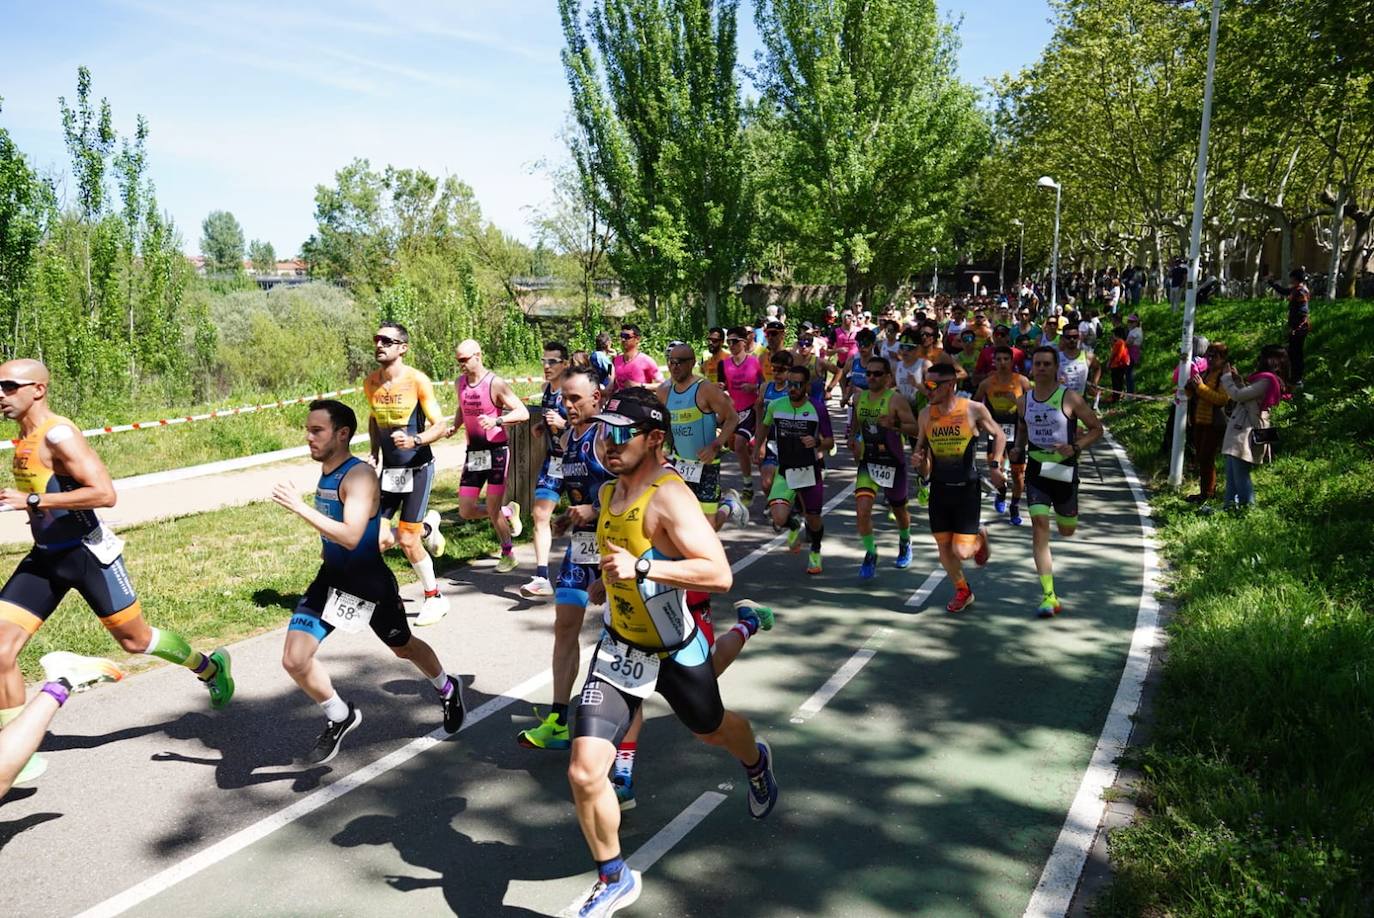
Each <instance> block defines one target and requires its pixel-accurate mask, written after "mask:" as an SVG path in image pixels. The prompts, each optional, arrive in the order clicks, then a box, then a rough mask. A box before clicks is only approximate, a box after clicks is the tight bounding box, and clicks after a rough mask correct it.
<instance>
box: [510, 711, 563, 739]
mask: <svg viewBox="0 0 1374 918" xmlns="http://www.w3.org/2000/svg"><path fill="white" fill-rule="evenodd" d="M534 715H535V716H536V717H538V716H539V709H538V708H535V709H534ZM515 741H516V742H517V743H519V744H520V745H521V746H524V747H525V748H526V749H568V748H570V747H571V746H572V738H571V737H570V736H569V734H568V725H567V723H562V724H560V723H559V722H558V715H557V714H553V713H550V714H549V716H548V717H545V718H544V719H543V720H542V721H540V723H539V726H537V727H530V728H529V729H528V730H521V731H520V735H519V736H517V737H516V738H515Z"/></svg>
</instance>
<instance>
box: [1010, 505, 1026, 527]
mask: <svg viewBox="0 0 1374 918" xmlns="http://www.w3.org/2000/svg"><path fill="white" fill-rule="evenodd" d="M1022 522H1024V521H1023V520H1022V519H1021V508H1020V507H1018V506H1017V505H1016V504H1015V503H1013V504H1012V505H1011V524H1012V525H1013V526H1020V525H1021V523H1022Z"/></svg>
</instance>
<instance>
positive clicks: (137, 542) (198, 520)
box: [0, 469, 499, 679]
mask: <svg viewBox="0 0 1374 918" xmlns="http://www.w3.org/2000/svg"><path fill="white" fill-rule="evenodd" d="M458 476H459V472H458V470H456V469H455V470H451V471H448V472H442V473H440V475H439V477H438V481H437V484H436V487H435V488H434V491H433V493H432V495H431V497H430V506H431V507H432V508H434V509H436V510H438V511H439V512H440V513H441V514H443V515H444V517H445V520H446V522H445V523H444V526H443V532H444V535H445V537H447V539H448V547H447V550H446V551H445V554H444V557H443V558H442V559H438V561H437V563H436V567H438V568H439V569H440V570H452V569H453V568H454V567H456V566H459V565H461V564H463V563H465V562H467V561H470V560H472V559H474V558H483V557H486V556H488V555H490V554H492V553H494V552H496V551H498V550H499V545H498V543H497V541H496V537H495V534H494V533H493V531H492V528H491V526H490V525H489V524H488V523H487V522H486V520H478V521H473V522H456V523H454V522H450V521H454V520H457V519H458V496H457V491H458ZM120 536H121V537H122V538H123V539H124V540H125V542H126V548H125V563H126V564H127V565H128V568H129V574H130V576H131V577H132V579H133V582H134V587H135V589H136V590H137V591H138V595H139V599H140V600H141V601H142V603H143V607H144V612H145V614H146V615H147V618H148V621H149V622H150V623H151V624H154V625H157V626H158V627H160V628H166V629H169V630H172V631H177V632H179V633H181V634H182V635H183V636H184V637H186V638H187V639H188V640H190V641H191V643H192V644H193V645H195V646H196V647H197V648H199V649H207V648H212V647H216V646H219V645H222V644H226V643H229V642H231V641H236V640H239V639H241V638H245V637H248V636H250V635H252V634H256V633H258V632H261V631H268V630H271V629H273V628H280V627H282V626H283V625H285V624H286V619H287V616H288V615H289V614H290V612H291V610H292V609H294V608H295V607H296V600H297V599H298V598H299V597H300V595H301V593H303V592H304V591H305V588H306V586H307V585H309V583H310V580H311V578H312V577H314V575H315V571H316V570H317V569H318V568H319V564H320V540H319V537H318V536H317V535H316V534H315V532H314V530H313V529H311V528H310V527H309V526H307V525H305V524H304V523H303V522H301V521H300V520H298V519H296V518H295V517H294V516H292V515H290V514H288V513H287V512H285V511H284V510H283V509H282V508H281V507H278V506H277V505H276V504H273V503H270V502H268V503H257V504H249V505H247V506H244V507H233V508H229V509H225V510H215V511H212V512H210V513H199V514H196V515H194V516H186V517H181V518H179V519H173V520H164V521H159V522H155V523H147V524H144V525H142V526H133V527H130V528H129V529H124V530H121V531H120ZM25 551H26V549H22V548H20V549H9V550H0V572H4V575H6V576H7V575H8V572H10V571H12V570H14V568H15V566H17V565H18V563H19V560H20V559H21V558H22V557H23V556H24V553H25ZM386 559H387V563H388V564H389V565H390V566H391V568H392V570H394V571H396V574H397V578H398V579H399V580H400V582H401V584H402V585H405V584H407V583H410V582H411V581H413V580H414V579H415V575H414V574H413V573H412V572H411V569H410V565H409V563H407V562H406V560H405V557H404V556H403V555H402V554H401V552H400V551H399V550H393V551H389V552H387V554H386ZM52 650H71V651H75V652H76V653H85V654H99V655H100V656H106V657H111V658H112V659H122V658H124V657H125V655H123V654H122V653H121V651H120V650H119V648H118V646H117V645H115V644H114V642H113V641H111V640H110V637H109V635H108V634H107V633H106V631H105V628H104V627H103V626H102V625H101V624H100V621H99V619H97V618H96V617H95V615H94V614H92V613H91V611H90V609H88V608H87V607H86V605H85V603H84V602H82V600H81V598H80V597H79V596H77V595H76V594H75V593H71V594H69V595H68V596H67V598H66V599H65V600H64V601H63V603H62V605H61V606H60V607H59V608H58V609H57V611H56V612H54V613H53V615H52V618H50V619H49V620H48V622H47V624H46V625H44V626H43V627H42V628H41V629H39V631H38V633H37V634H36V635H35V636H34V638H33V640H31V641H29V644H28V646H27V647H25V648H24V651H23V652H22V653H21V654H20V656H19V662H20V666H21V668H22V669H23V672H24V678H25V679H35V678H38V677H39V676H40V675H41V671H40V670H39V667H38V659H39V657H41V656H42V655H43V654H45V653H47V652H49V651H52ZM133 660H134V665H135V666H143V665H151V664H152V661H150V660H149V659H148V658H146V657H142V656H139V657H135V658H133Z"/></svg>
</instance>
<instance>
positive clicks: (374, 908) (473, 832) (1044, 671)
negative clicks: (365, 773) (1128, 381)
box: [93, 449, 1142, 915]
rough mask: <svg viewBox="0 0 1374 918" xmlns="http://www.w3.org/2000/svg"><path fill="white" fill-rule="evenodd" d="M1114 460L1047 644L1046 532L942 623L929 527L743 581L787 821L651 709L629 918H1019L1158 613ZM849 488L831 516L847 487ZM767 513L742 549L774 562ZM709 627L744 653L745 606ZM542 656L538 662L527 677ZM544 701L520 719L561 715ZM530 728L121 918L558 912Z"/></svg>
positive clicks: (1089, 485)
mask: <svg viewBox="0 0 1374 918" xmlns="http://www.w3.org/2000/svg"><path fill="white" fill-rule="evenodd" d="M1098 453H1099V454H1101V455H1099V457H1098V458H1099V462H1100V467H1095V466H1094V465H1093V464H1092V463H1089V464H1088V466H1087V468H1086V469H1085V475H1084V478H1085V480H1084V483H1083V487H1082V491H1081V497H1082V505H1083V517H1082V520H1083V525H1082V527H1081V528H1080V531H1079V535H1078V536H1076V537H1075V538H1074V539H1071V540H1058V539H1056V541H1055V545H1054V547H1055V549H1056V554H1057V559H1056V560H1057V568H1058V571H1057V574H1056V584H1057V586H1058V589H1059V592H1060V594H1061V596H1063V597H1064V599H1065V603H1066V612H1065V615H1064V616H1062V617H1060V618H1059V619H1056V620H1054V621H1049V622H1042V621H1038V620H1036V619H1035V618H1034V617H1033V609H1034V605H1035V602H1036V601H1037V600H1038V595H1039V587H1038V582H1037V580H1036V577H1035V571H1034V566H1033V563H1032V561H1031V557H1030V530H1029V526H1026V527H1022V528H1020V529H1016V528H1013V527H1011V526H1009V525H1007V524H1006V523H1005V522H1004V521H1003V522H998V523H995V524H994V525H993V538H994V541H993V558H992V563H991V564H990V565H989V567H988V568H986V569H984V570H974V569H972V566H971V565H970V583H971V585H972V586H973V589H974V591H975V593H976V594H977V600H976V602H975V603H974V605H973V606H972V607H970V608H969V609H968V610H967V611H966V612H964V613H961V614H959V615H950V614H948V613H946V612H945V611H944V604H945V602H947V601H948V599H949V597H950V595H951V593H952V587H951V586H950V584H949V583H948V582H947V581H946V580H941V581H940V582H939V583H938V584H937V585H935V588H934V589H933V591H932V592H931V593H930V595H929V598H928V600H927V601H926V602H925V603H924V604H922V605H919V606H908V605H907V602H908V600H909V599H910V598H911V597H912V594H913V593H915V592H916V591H917V590H918V588H919V587H921V586H922V585H923V584H924V583H926V582H927V577H928V575H929V574H931V573H932V572H933V571H936V570H938V562H937V560H936V556H935V550H934V544H933V542H932V541H931V539H930V537H929V535H928V532H927V527H926V524H925V519H924V512H923V511H922V510H920V509H919V508H915V507H913V541H914V544H915V548H916V552H915V559H914V561H913V564H912V566H911V568H910V569H908V570H907V571H897V570H895V569H893V568H892V567H891V558H892V555H893V553H894V551H895V540H896V534H895V529H894V527H893V525H892V524H891V523H890V522H888V521H887V520H886V519H884V518H880V519H879V522H878V528H879V548H880V551H881V553H882V559H881V563H880V572H879V576H878V577H877V578H876V579H875V580H872V581H867V582H865V581H860V580H858V578H857V569H858V564H859V560H860V551H861V550H860V548H859V545H858V540H857V536H856V534H855V530H854V514H853V501H852V498H845V499H844V500H842V501H841V502H840V503H839V505H838V506H837V507H836V508H835V509H834V511H833V512H831V513H830V514H829V515H828V516H827V517H826V545H825V548H826V551H825V555H826V571H825V573H824V574H823V575H822V576H820V577H814V578H813V577H807V576H806V575H805V573H804V571H803V567H804V562H803V558H804V555H792V554H790V553H788V552H786V551H785V550H783V549H781V548H779V549H776V550H774V551H772V552H770V553H768V554H766V555H764V556H762V557H759V558H757V559H756V560H755V561H754V562H753V563H752V564H751V565H750V566H749V567H747V568H746V569H745V570H743V571H742V572H741V573H740V574H738V575H737V576H736V582H735V589H734V591H733V592H732V594H731V597H732V598H735V597H744V596H747V597H750V598H752V599H755V600H757V601H759V602H761V603H764V604H767V605H771V606H772V607H773V608H774V609H775V610H777V616H778V624H777V627H776V628H775V629H774V630H773V631H771V632H768V633H764V634H761V635H759V636H757V637H755V638H754V639H752V640H751V641H750V642H749V644H748V646H747V647H746V648H745V651H744V653H743V654H742V655H741V657H740V660H739V661H738V662H737V663H736V665H735V666H734V667H732V668H731V670H730V671H729V672H727V673H726V674H725V675H724V677H723V678H722V694H723V696H724V698H725V702H726V705H727V706H728V707H731V708H733V709H735V710H738V711H740V712H741V713H743V714H745V715H746V716H748V717H749V718H750V719H751V720H752V722H753V724H754V726H755V729H756V730H757V731H758V733H759V734H760V735H761V736H763V737H765V738H767V739H768V740H769V742H770V743H771V744H772V747H773V749H774V752H775V759H776V763H777V773H778V780H779V784H780V786H781V790H782V796H781V800H780V802H779V804H778V808H777V809H776V810H775V811H774V813H773V814H772V815H771V816H770V817H769V818H768V819H767V820H764V821H762V822H755V821H754V820H752V819H750V818H749V817H748V815H747V812H746V804H745V799H744V781H743V772H742V770H741V769H740V767H739V766H738V765H737V764H736V763H734V762H733V761H732V760H731V759H730V757H729V756H728V755H727V754H725V753H724V752H722V751H720V750H715V749H710V748H707V747H705V746H703V745H702V744H700V743H698V742H697V741H695V740H694V739H693V738H692V737H691V736H690V735H688V734H687V732H686V731H685V730H684V729H683V728H682V727H681V726H680V725H679V724H677V723H676V721H675V720H674V719H672V717H671V715H670V714H669V713H668V712H667V709H666V707H664V706H663V705H662V704H661V702H660V701H658V700H657V699H655V700H654V701H652V702H651V704H650V705H649V707H648V713H649V723H648V727H647V729H646V731H645V736H644V738H643V740H642V742H641V749H640V752H639V760H638V763H637V766H636V786H637V790H638V799H639V805H638V807H637V808H636V809H635V810H633V811H631V812H629V813H626V814H625V817H624V820H623V824H622V842H623V846H624V848H623V850H624V853H625V854H626V855H627V856H631V855H633V856H635V857H636V859H637V860H639V861H642V860H644V859H645V858H649V857H651V856H652V857H654V858H657V859H656V861H655V862H654V863H653V865H652V866H651V867H650V868H649V869H648V870H647V871H646V873H645V888H644V894H643V896H642V898H641V899H640V901H639V903H638V904H637V905H635V906H634V907H633V908H632V909H630V910H628V911H627V914H645V915H649V914H663V915H720V914H732V915H795V914H816V915H869V914H871V915H885V914H894V915H895V914H904V915H905V914H916V913H929V914H940V915H951V914H952V915H1013V914H1019V913H1021V912H1023V911H1024V910H1025V909H1026V906H1027V903H1028V902H1029V900H1030V897H1031V892H1032V890H1033V889H1034V887H1035V885H1036V882H1037V880H1038V879H1039V877H1040V874H1041V871H1042V869H1043V868H1044V866H1045V862H1046V859H1047V858H1048V857H1049V854H1050V851H1051V849H1052V848H1053V846H1054V844H1055V840H1056V838H1057V836H1058V835H1059V832H1060V829H1061V827H1062V826H1063V824H1064V821H1065V813H1066V812H1067V810H1068V808H1069V805H1070V803H1071V801H1072V800H1073V798H1074V795H1075V793H1076V792H1077V790H1078V788H1079V784H1080V782H1081V781H1082V778H1083V772H1084V769H1085V767H1086V765H1087V763H1088V760H1089V757H1090V755H1091V754H1092V750H1093V747H1094V745H1095V744H1096V742H1097V738H1098V734H1099V732H1100V731H1101V729H1102V725H1103V721H1104V718H1105V717H1106V714H1107V710H1108V708H1109V706H1110V705H1111V702H1112V698H1113V695H1114V693H1115V691H1116V688H1117V683H1118V681H1119V680H1120V678H1121V672H1122V666H1123V663H1124V661H1125V656H1126V651H1127V648H1128V647H1129V645H1130V641H1131V635H1132V631H1133V629H1134V628H1135V624H1136V613H1137V609H1138V607H1139V604H1140V589H1141V583H1142V561H1141V552H1140V544H1141V532H1140V526H1139V521H1138V518H1137V516H1136V508H1135V504H1134V500H1133V499H1132V497H1131V493H1130V489H1129V487H1128V486H1127V484H1126V482H1125V480H1124V478H1123V476H1122V473H1121V470H1120V469H1119V468H1118V466H1117V462H1116V460H1115V459H1114V458H1112V456H1111V454H1110V453H1109V452H1108V451H1106V450H1105V449H1099V450H1098ZM832 481H834V482H835V484H834V486H833V487H832V488H831V491H830V493H831V494H832V495H834V494H838V493H839V492H840V491H841V489H842V488H843V487H844V485H846V484H848V483H849V482H850V481H852V474H851V473H848V472H841V473H839V474H837V475H835V476H833V477H832ZM757 508H758V504H757V503H756V512H755V520H756V522H755V526H754V529H753V532H752V533H751V534H750V535H751V536H752V537H753V538H755V539H756V540H758V541H762V540H763V538H766V533H767V530H766V527H764V526H762V525H761V524H760V523H759V522H758V518H759V516H760V515H761V514H760V512H759V511H758V509H757ZM987 514H988V515H989V516H991V506H990V504H989V505H988V508H987ZM732 542H734V543H735V544H736V545H738V544H739V542H738V540H737V539H732ZM742 553H743V552H738V553H737V552H734V551H732V557H738V554H742ZM716 610H717V618H718V620H719V621H720V623H721V627H722V628H724V627H728V625H729V624H730V623H731V620H732V619H731V614H730V612H729V611H728V603H726V602H723V601H721V600H719V599H718V600H717V602H716ZM530 646H532V647H533V646H536V645H534V644H531V645H530ZM546 654H547V649H546V647H541V650H540V651H539V652H538V653H537V654H532V655H531V657H530V660H529V669H530V671H531V672H533V671H535V670H536V669H538V668H539V667H540V666H541V665H542V663H543V660H544V659H545V658H546ZM584 659H585V658H584ZM837 674H838V675H837ZM846 675H847V676H848V677H849V678H848V681H847V682H844V683H843V684H842V685H839V686H838V687H836V684H837V683H838V682H839V681H840V679H841V678H843V677H844V676H846ZM579 678H580V677H579ZM831 688H834V689H835V690H834V691H833V692H830V689H831ZM546 692H547V688H546V687H542V686H541V687H537V688H535V689H533V690H532V691H530V692H529V693H528V699H527V700H528V701H529V702H530V703H531V704H533V703H539V704H543V703H545V702H546V701H547V698H546V697H545V696H546ZM827 693H828V694H827ZM818 699H819V700H821V701H823V702H824V703H823V706H820V707H819V708H818V707H817V706H818V703H819V701H818ZM528 712H529V705H527V704H521V703H516V704H513V705H511V706H509V707H507V708H504V709H501V710H498V711H497V712H496V713H495V714H494V715H493V716H489V717H486V718H485V719H483V720H482V721H480V722H479V723H476V724H474V725H473V726H472V727H470V728H469V729H465V730H464V731H463V732H462V733H461V734H460V735H459V736H458V737H456V738H454V739H452V740H449V741H447V742H444V743H440V744H437V745H435V746H434V747H433V748H430V749H428V750H426V751H425V752H423V753H422V754H420V755H416V756H415V757H413V758H410V759H409V760H408V761H406V762H404V763H403V764H401V765H400V766H399V767H396V768H394V769H392V770H390V771H387V772H386V773H384V774H382V775H380V776H379V777H376V778H375V779H373V780H371V781H368V782H367V783H364V784H362V785H361V786H360V787H358V788H357V789H355V790H353V791H352V792H351V793H348V794H347V795H345V796H342V797H340V798H338V799H336V800H332V801H331V802H330V803H329V804H328V805H326V806H323V807H321V808H319V809H316V810H314V811H313V812H309V813H307V814H305V815H303V816H301V817H300V818H297V819H295V820H294V821H290V822H287V823H286V824H284V825H282V826H281V827H280V828H277V829H276V830H275V831H273V832H271V833H270V834H267V835H266V836H265V837H263V838H261V839H260V840H258V841H256V842H255V843H254V844H251V845H249V846H247V847H246V848H244V849H243V850H240V851H238V852H237V853H234V854H231V855H230V856H228V857H226V858H224V859H222V860H219V861H217V862H215V863H213V864H211V865H210V866H208V867H205V868H204V869H201V870H199V871H198V872H194V873H191V874H189V875H188V876H186V877H185V878H184V879H181V880H180V881H179V882H176V883H175V884H174V885H171V886H170V887H169V888H167V889H166V890H165V891H163V892H160V893H159V894H157V895H154V896H152V897H151V898H148V899H147V900H146V901H144V902H142V903H141V904H140V905H138V906H136V907H135V908H134V909H133V910H132V911H130V912H129V913H130V914H147V915H153V914H167V913H175V912H177V911H187V912H190V911H194V912H195V913H198V914H211V915H354V914H365V913H367V914H370V913H381V912H383V911H390V910H399V909H405V910H406V911H408V912H410V913H414V914H459V915H491V914H517V915H518V914H557V913H559V912H561V911H566V910H567V908H568V907H569V906H570V905H572V904H573V903H574V902H575V901H576V900H577V899H578V898H579V896H581V895H583V894H585V891H586V890H587V888H588V887H589V885H590V883H591V881H592V879H593V874H592V871H591V870H590V862H589V860H588V856H587V853H586V847H585V844H584V842H583V840H582V837H581V834H580V832H579V831H578V828H577V823H576V819H575V815H574V812H573V808H572V805H571V803H570V800H569V793H568V788H567V782H566V777H565V767H566V754H565V753H557V752H536V751H529V750H524V749H521V748H519V747H518V746H516V745H515V743H514V742H513V737H514V735H515V733H516V732H517V731H518V730H519V729H521V728H522V727H524V726H526V725H529V724H530V723H532V722H533V721H532V718H531V717H530V716H529V713H528ZM798 721H799V722H798ZM636 852H639V854H638V855H636ZM99 913H102V912H100V911H99V909H97V910H96V911H94V912H93V914H99ZM104 913H105V914H110V913H112V912H104Z"/></svg>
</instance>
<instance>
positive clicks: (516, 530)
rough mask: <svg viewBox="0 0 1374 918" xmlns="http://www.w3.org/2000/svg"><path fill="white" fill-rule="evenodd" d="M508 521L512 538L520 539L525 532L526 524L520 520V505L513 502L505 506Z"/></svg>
mask: <svg viewBox="0 0 1374 918" xmlns="http://www.w3.org/2000/svg"><path fill="white" fill-rule="evenodd" d="M505 511H506V520H507V522H509V523H510V537H511V538H512V539H518V538H520V533H522V532H524V531H525V524H524V523H523V522H522V521H521V520H520V505H519V504H517V503H516V502H515V501H511V502H510V503H508V504H506V506H505Z"/></svg>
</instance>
